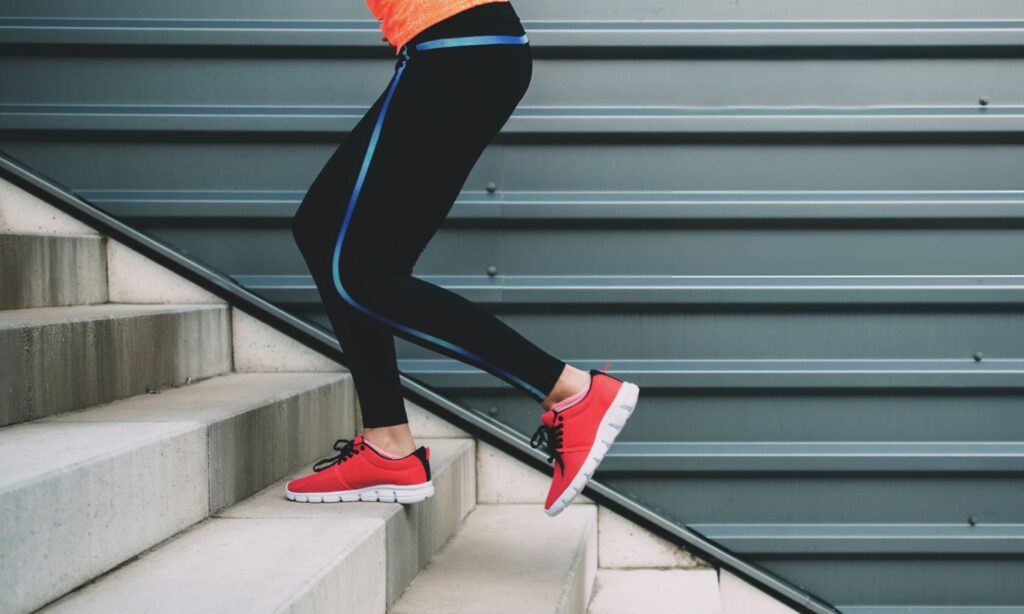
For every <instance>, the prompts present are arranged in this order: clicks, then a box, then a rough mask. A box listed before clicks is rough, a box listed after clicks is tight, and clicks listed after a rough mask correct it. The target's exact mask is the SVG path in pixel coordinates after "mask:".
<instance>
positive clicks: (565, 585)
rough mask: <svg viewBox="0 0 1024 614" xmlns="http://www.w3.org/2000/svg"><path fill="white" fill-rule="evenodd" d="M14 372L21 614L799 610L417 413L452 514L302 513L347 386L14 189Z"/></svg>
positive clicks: (4, 550) (0, 521)
mask: <svg viewBox="0 0 1024 614" xmlns="http://www.w3.org/2000/svg"><path fill="white" fill-rule="evenodd" d="M0 364H2V366H3V368H2V370H0V466H2V467H4V470H3V472H2V473H0V612H2V613H5V614H6V613H21V612H30V611H35V610H40V611H43V612H76V613H77V612H103V613H107V612H174V613H180V612H218V613H223V612H279V611H289V612H359V613H360V614H365V613H373V612H376V613H383V612H386V611H390V612H393V613H395V614H400V613H401V614H406V613H442V612H444V613H460V612H465V613H470V612H472V613H481V612H489V613H490V612H493V613H502V612H509V613H513V612H516V613H518V612H526V611H529V612H551V613H577V614H582V613H584V612H591V613H595V614H597V613H601V612H619V613H622V612H633V611H636V612H641V611H642V612H649V611H652V610H655V611H659V612H670V611H671V612H685V613H691V614H693V613H701V614H709V613H714V614H733V613H739V612H743V613H750V612H755V613H756V612H784V611H788V609H786V608H784V607H782V606H780V605H778V604H777V603H776V602H774V601H772V600H771V599H768V598H767V597H765V596H764V595H762V594H760V593H758V592H757V591H755V590H754V589H752V588H751V587H750V586H748V585H746V584H745V583H743V582H742V581H740V580H739V579H737V578H734V577H732V576H730V575H729V574H727V573H726V572H724V571H723V572H722V573H721V574H719V573H718V572H717V571H716V570H715V569H713V568H711V567H709V566H708V565H707V564H706V563H704V562H703V561H700V560H699V559H696V558H695V557H693V556H691V555H690V554H689V553H687V552H685V551H683V550H681V549H679V548H677V547H675V546H674V545H672V544H669V543H668V542H665V541H663V540H660V539H659V538H657V537H655V536H653V535H651V534H650V533H648V532H646V531H645V530H643V529H641V528H639V527H637V526H635V525H633V524H632V523H630V522H628V521H627V520H625V519H623V518H622V517H619V516H618V515H616V514H614V513H612V512H611V511H609V510H607V509H604V508H602V507H600V506H597V505H595V504H594V502H593V501H590V500H589V499H587V498H585V497H581V498H580V499H579V500H578V502H577V503H576V504H574V505H573V506H572V507H571V508H570V509H569V510H567V511H566V512H565V513H563V514H562V515H560V516H559V517H557V518H555V519H549V518H547V516H546V515H545V514H544V513H543V510H542V508H541V505H540V502H541V501H542V498H543V496H544V494H545V493H546V490H547V482H548V478H547V476H545V475H543V474H541V473H538V472H536V471H534V470H533V469H531V468H528V467H526V466H524V465H522V464H520V463H518V462H516V461H514V460H513V459H512V458H510V457H508V456H506V455H504V454H503V453H501V452H499V451H498V450H496V449H495V448H492V447H491V446H489V445H487V444H485V443H483V442H480V441H477V440H475V439H473V438H472V437H469V436H468V434H466V433H465V432H463V431H461V430H459V429H457V428H455V427H453V426H452V425H450V424H448V423H446V422H444V421H442V420H440V419H438V418H437V417H435V416H433V415H432V414H429V413H428V412H426V411H425V410H423V409H422V408H419V407H416V406H415V405H412V404H409V405H408V409H409V412H410V416H411V420H412V422H413V430H414V432H415V433H416V434H417V437H418V438H419V439H420V440H421V441H422V442H423V443H425V444H427V445H429V446H431V448H432V456H431V466H432V470H433V474H434V475H433V477H434V482H435V486H436V490H437V494H436V495H435V496H434V497H432V498H431V499H428V500H426V501H424V502H422V503H418V504H415V505H411V506H401V505H398V504H388V503H358V504H323V505H318V504H299V503H294V502H291V501H287V500H286V499H285V498H284V497H283V494H282V492H283V485H284V483H285V482H286V481H287V480H289V479H292V478H293V477H296V476H299V475H302V474H305V473H307V472H308V471H309V470H310V466H311V464H312V462H313V461H314V460H316V459H318V458H322V457H324V456H326V455H327V454H328V453H329V452H330V447H331V444H332V443H333V441H334V440H335V439H336V438H338V437H349V438H350V437H352V436H354V435H355V434H356V433H357V432H359V430H360V423H359V406H358V399H357V398H356V396H355V391H354V387H353V386H352V381H351V376H350V375H349V374H348V372H347V371H346V370H345V369H344V368H342V367H341V366H339V365H337V364H336V363H333V362H332V361H329V360H327V359H325V358H323V357H322V356H320V355H319V354H316V353H314V352H312V351H311V350H309V349H308V348H305V347H304V346H301V345H300V344H298V343H296V342H294V341H292V340H291V339H289V338H287V337H284V336H283V335H281V334H280V333H278V332H276V331H274V330H272V329H270V328H269V327H267V326H265V325H263V324H262V323H260V322H258V321H257V320H255V319H253V318H251V317H249V316H247V315H246V314H244V313H242V312H240V311H238V310H236V309H234V308H232V307H231V306H229V305H227V304H226V303H225V302H224V301H223V300H222V299H220V298H218V297H216V296H214V295H212V294H209V293H208V292H206V291H204V290H202V289H201V288H198V287H196V286H194V285H193V284H191V283H190V282H188V281H186V280H184V279H182V278H180V277H178V276H176V275H174V274H172V273H171V272H169V271H167V270H166V269H163V268H161V267H159V266H156V265H155V264H154V263H152V262H150V261H148V260H146V259H145V258H142V257H141V256H140V255H139V254H137V253H135V252H133V251H132V250H130V249H129V248H127V247H126V246H124V245H122V244H120V243H118V242H116V241H114V240H112V239H109V238H106V237H103V236H100V235H98V234H96V233H95V232H94V231H93V230H92V229H90V228H89V227H86V226H83V225H82V224H80V223H79V222H77V221H75V220H73V219H72V218H70V217H68V216H66V215H64V214H63V213H61V212H60V211H59V210H57V209H55V208H52V207H51V206H49V205H47V204H46V203H43V202H41V201H39V200H37V199H35V198H34V197H31V196H29V195H27V194H25V193H23V192H21V191H20V190H17V189H16V188H14V187H13V186H11V185H9V184H4V183H2V182H0ZM720 575H721V577H720Z"/></svg>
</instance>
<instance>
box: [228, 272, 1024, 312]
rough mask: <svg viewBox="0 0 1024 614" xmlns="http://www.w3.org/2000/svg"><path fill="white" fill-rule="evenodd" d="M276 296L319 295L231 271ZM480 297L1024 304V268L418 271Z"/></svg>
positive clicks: (299, 285) (299, 278)
mask: <svg viewBox="0 0 1024 614" xmlns="http://www.w3.org/2000/svg"><path fill="white" fill-rule="evenodd" d="M233 277H234V278H235V279H236V280H237V281H238V282H239V283H240V284H242V285H243V286H245V287H246V288H248V289H250V290H252V291H253V292H256V293H257V294H259V295H261V296H263V297H264V298H266V299H268V300H271V301H273V302H275V303H279V304H286V303H303V302H304V303H315V302H317V301H319V294H318V292H317V289H316V286H315V285H314V284H313V278H312V277H310V276H308V275H234V276H233ZM417 277H418V278H419V279H423V280H424V281H428V282H430V283H432V284H435V285H438V286H442V287H444V288H446V289H448V290H451V291H453V292H457V293H458V294H460V295H462V296H464V297H466V298H468V299H470V300H472V301H473V302H476V303H511V304H528V305H553V304H584V305H591V306H597V305H629V304H638V303H639V304H670V305H709V304H710V305H734V304H736V305H738V304H750V303H752V304H759V305H804V306H813V305H835V304H840V305H905V304H911V305H918V304H932V303H937V304H950V303H956V304H963V305H971V304H985V305H991V304H1000V305H1021V306H1024V275H1008V276H1005V277H988V276H984V275H961V276H896V275H894V276H889V277H877V276H870V275H863V276H850V277H838V276H831V277H830V276H805V277H800V276H795V275H779V276H764V277H757V276H748V275H739V276H730V277H717V276H712V275H692V276H690V275H667V276H658V275H648V276H631V275H619V276H610V275H593V276H591V275H587V276H583V275H574V276H565V275H538V276H528V275H512V276H502V277H488V276H485V275H480V276H457V277H456V276H440V275H417Z"/></svg>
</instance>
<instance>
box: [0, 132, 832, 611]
mask: <svg viewBox="0 0 1024 614" xmlns="http://www.w3.org/2000/svg"><path fill="white" fill-rule="evenodd" d="M0 178H3V179H5V180H7V181H8V182H10V183H12V184H13V185H15V186H17V187H19V188H21V189H22V190H24V191H26V192H28V193H30V194H32V195H33V196H35V197H37V198H39V199H40V200H42V201H44V202H46V203H48V204H50V205H52V206H55V207H57V208H58V209H60V210H61V211H63V212H65V213H67V214H69V215H71V216H72V217H74V218H75V219H78V220H80V221H81V222H83V223H85V224H86V225H88V226H90V227H92V228H94V229H95V230H97V231H98V232H100V233H101V234H103V235H106V236H108V237H110V238H113V239H115V240H117V241H120V242H121V243H123V244H125V245H126V246H128V247H130V248H131V249H133V250H135V251H137V252H139V253H141V254H142V255H144V256H146V257H147V258H149V259H151V260H153V261H155V262H157V263H158V264H160V265H161V266H164V267H166V268H168V269H170V270H172V271H174V272H175V273H177V274H179V275H181V276H182V277H184V278H185V279H187V280H189V281H191V282H192V283H195V284H196V285H198V286H199V287H201V288H203V289H205V290H207V291H209V292H211V293H213V294H214V295H216V296H218V297H220V298H222V299H224V300H225V301H227V303H228V304H229V305H230V306H232V307H235V308H238V309H240V310H242V311H243V312H245V313H247V314H249V315H251V316H253V317H255V318H257V319H258V320H260V321H261V322H263V323H265V324H267V325H268V326H270V327H272V328H274V329H275V330H277V331H280V332H281V333H283V334H285V335H287V336H288V337H291V338H292V339H295V340H296V341H298V342H299V343H302V344H303V345H305V346H307V347H309V348H311V349H313V350H315V351H317V352H319V353H321V354H323V355H324V356H326V357H328V358H330V359H332V360H335V361H337V362H339V363H341V364H342V365H345V366H347V360H346V358H345V354H344V352H342V350H341V346H340V345H339V343H338V341H337V339H336V338H335V337H334V336H333V335H331V334H330V333H328V332H327V331H325V330H324V329H322V328H320V327H318V326H315V325H313V324H311V323H310V322H308V321H306V320H303V319H301V318H298V317H296V316H294V315H292V314H290V313H288V312H287V311H285V310H283V309H281V308H280V307H278V306H276V305H274V304H272V303H270V302H268V301H267V300H265V299H263V298H261V297H259V296H258V295H256V294H254V293H252V292H251V291H249V290H247V289H246V288H244V287H242V286H241V285H239V284H238V283H237V282H236V281H235V280H233V279H232V278H231V277H230V276H228V275H227V274H225V273H223V272H221V271H218V270H217V269H215V268H213V267H211V266H209V265H206V264H204V263H202V262H201V261H200V260H198V259H196V258H195V257H193V256H191V255H187V254H184V253H182V252H181V251H179V250H177V249H176V248H174V247H173V246H171V245H169V244H167V243H165V242H164V241H162V240H161V239H158V238H156V237H154V236H152V235H150V234H148V233H146V232H144V231H141V230H139V229H137V228H134V227H132V226H129V225H128V224H126V223H124V222H123V221H121V220H119V219H118V218H116V217H114V216H112V215H110V214H108V213H106V212H104V211H102V210H101V209H99V208H97V207H96V206H95V205H93V204H92V203H90V202H89V201H87V200H86V199H84V198H82V197H81V196H79V195H78V194H76V193H75V192H74V191H72V190H70V189H69V188H67V187H65V186H63V185H62V184H60V183H59V182H57V181H55V180H53V179H52V178H50V177H47V176H45V175H43V174H42V173H39V172H38V171H35V170H33V169H30V168H28V167H27V166H25V165H24V164H22V163H20V162H18V161H17V160H15V159H14V158H12V157H11V156H10V155H9V154H7V153H5V152H3V151H0ZM399 380H400V383H401V386H402V389H403V395H404V396H405V397H406V398H408V399H410V400H412V401H413V402H414V403H416V404H417V405H420V406H422V407H423V408H424V409H426V410H427V411H429V412H431V413H433V414H435V415H437V416H439V417H441V418H442V419H444V420H447V421H448V422H451V423H452V424H454V425H455V426H458V427H459V428H461V429H463V430H465V431H467V432H468V433H470V434H471V435H473V436H474V437H477V438H479V439H480V440H481V441H484V442H486V443H488V444H490V445H492V446H494V447H496V448H498V449H500V450H502V451H503V452H505V453H507V454H509V455H510V456H512V457H514V458H516V459H518V460H520V461H522V462H524V463H526V464H527V465H529V466H531V467H533V468H534V469H537V470H539V471H542V472H545V473H548V474H549V473H550V465H548V464H547V462H546V460H545V458H546V457H545V455H544V454H543V453H542V452H540V451H539V450H536V449H534V448H532V447H530V444H529V441H528V439H527V438H526V436H525V435H523V434H521V433H519V432H518V431H516V430H514V429H512V428H511V427H509V426H508V425H506V424H503V423H501V422H499V421H497V420H495V419H494V418H491V417H490V416H487V415H485V414H483V413H480V412H477V411H475V410H473V409H471V408H469V407H465V406H463V405H461V404H459V403H457V402H455V401H453V400H451V399H449V398H447V397H445V396H443V395H442V394H440V393H439V392H438V391H436V390H435V389H434V388H433V387H431V386H429V385H428V384H426V383H424V382H421V381H419V380H417V379H415V378H413V377H411V376H409V375H406V374H404V373H400V374H399ZM583 494H584V495H586V496H588V497H590V498H591V499H593V500H594V501H595V502H597V503H598V504H600V505H604V506H605V507H607V508H608V509H610V510H612V511H613V512H616V513H618V514H620V515H622V516H623V517H625V518H627V519H629V520H631V521H633V522H635V523H636V524H638V525H640V526H642V527H644V528H645V529H647V530H649V531H651V532H652V533H654V534H655V535H658V536H660V537H662V538H663V539H666V540H667V541H669V542H671V543H673V544H676V545H678V546H680V547H682V548H684V549H687V550H689V551H691V552H693V553H695V554H697V555H698V556H699V557H700V558H703V559H705V560H707V561H708V562H710V563H711V564H712V565H714V566H716V567H717V568H719V569H723V568H724V569H726V570H728V571H730V572H731V573H733V574H735V575H737V576H739V577H741V578H743V579H744V580H745V581H747V582H749V583H750V584H752V585H754V586H756V587H757V588H758V589H760V590H762V591H764V592H765V593H767V594H769V595H771V596H772V597H774V598H776V599H778V600H779V601H781V602H783V603H785V604H786V605H788V606H790V607H793V608H795V609H797V610H800V611H803V612H813V613H815V614H825V613H830V614H832V613H837V612H839V610H837V609H836V608H835V607H833V606H832V605H830V604H829V603H827V602H825V601H824V600H822V599H821V598H819V597H816V596H814V595H812V594H810V593H809V592H807V591H806V590H804V589H802V588H800V587H798V586H795V585H793V584H792V583H791V582H789V581H787V580H785V579H783V578H780V577H779V576H777V575H775V574H774V573H772V572H770V571H768V570H766V569H764V568H762V567H760V566H758V565H757V564H755V563H751V562H749V561H745V560H743V559H741V558H740V557H739V556H737V555H736V554H734V553H733V552H732V551H730V550H729V549H728V548H726V547H725V546H722V545H721V544H718V543H716V542H715V541H714V540H711V539H709V538H707V537H705V536H704V535H701V534H700V533H698V532H697V531H695V530H693V529H691V528H690V527H687V526H685V525H682V524H679V523H677V522H675V521H673V520H671V519H669V518H667V517H665V516H663V515H661V514H659V513H657V512H656V511H654V510H652V509H650V508H648V507H645V506H644V504H643V503H641V502H639V501H636V500H635V499H632V498H630V497H628V496H626V495H625V494H623V493H621V492H619V491H617V490H615V489H613V488H611V487H610V486H607V485H606V484H604V483H603V482H601V481H600V480H598V479H596V478H595V479H592V480H590V482H589V484H588V485H587V487H586V488H585V489H584V491H583Z"/></svg>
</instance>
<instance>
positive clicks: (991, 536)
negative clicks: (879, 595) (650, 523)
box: [691, 522, 1024, 558]
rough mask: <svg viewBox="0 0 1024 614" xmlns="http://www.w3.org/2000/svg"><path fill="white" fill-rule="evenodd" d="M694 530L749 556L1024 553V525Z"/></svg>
mask: <svg viewBox="0 0 1024 614" xmlns="http://www.w3.org/2000/svg"><path fill="white" fill-rule="evenodd" d="M691 528H693V529H694V530H696V531H697V532H699V533H701V534H702V535H705V536H707V537H710V538H711V539H713V540H715V541H717V542H719V543H722V544H725V546H726V547H728V548H730V549H732V550H736V551H738V552H743V553H747V554H752V553H756V554H771V555H780V554H797V555H802V556H804V557H806V558H813V557H814V556H815V555H836V554H867V555H882V556H884V555H885V554H887V553H891V554H896V555H908V554H910V555H912V554H945V555H949V556H956V555H965V554H989V555H993V556H996V555H1006V554H1016V555H1021V554H1024V525H1020V524H998V525H989V524H978V525H976V526H971V525H970V524H969V523H967V522H963V523H959V524H912V523H907V524H879V525H870V524H827V523H815V524H696V525H691Z"/></svg>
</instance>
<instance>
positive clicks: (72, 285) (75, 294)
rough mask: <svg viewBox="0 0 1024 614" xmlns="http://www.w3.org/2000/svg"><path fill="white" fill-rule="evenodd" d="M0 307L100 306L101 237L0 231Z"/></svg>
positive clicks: (103, 278) (103, 279) (103, 283)
mask: <svg viewBox="0 0 1024 614" xmlns="http://www.w3.org/2000/svg"><path fill="white" fill-rule="evenodd" d="M0 263H2V264H0V309H23V308H26V307H51V306H59V305H83V304H87V303H103V302H105V301H106V300H107V270H106V259H105V244H104V240H103V239H102V238H100V237H87V236H58V235H14V234H2V233H0Z"/></svg>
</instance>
